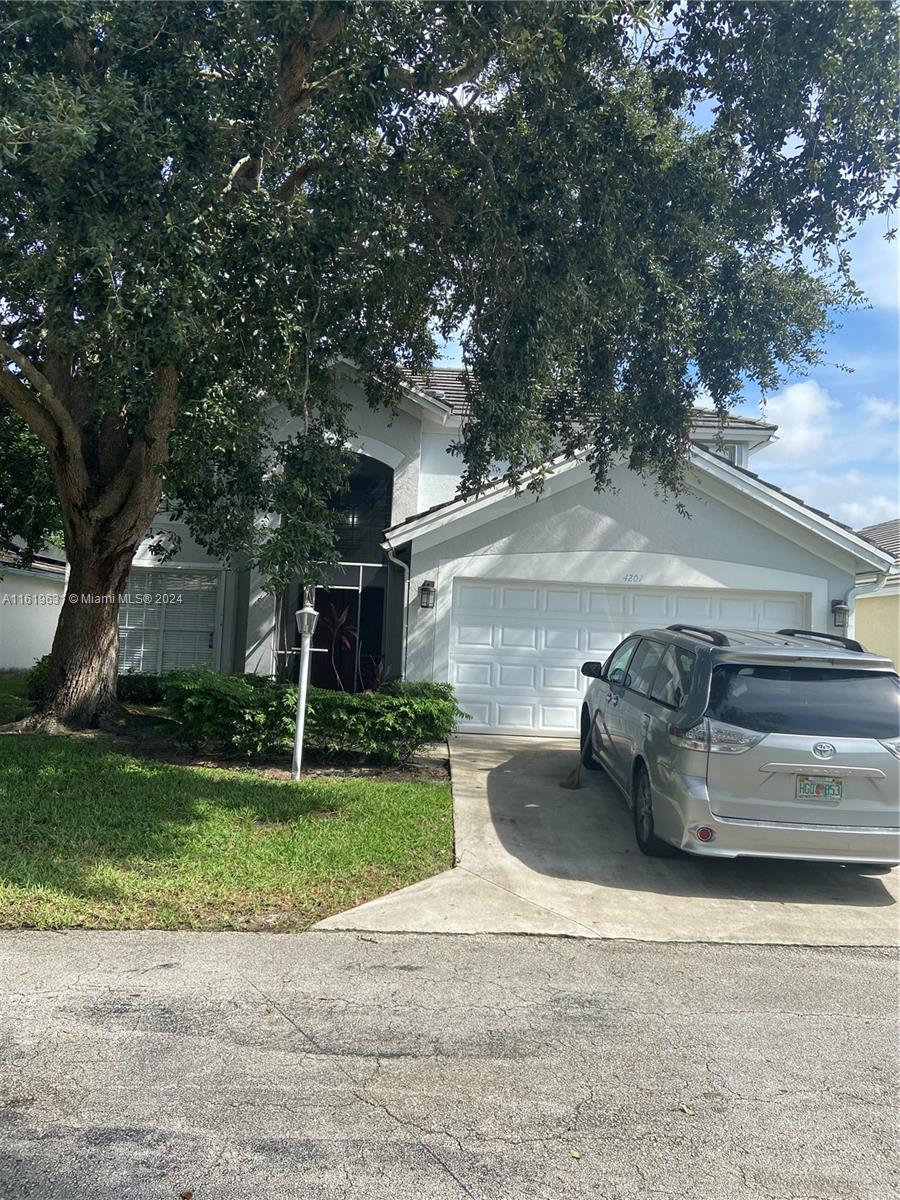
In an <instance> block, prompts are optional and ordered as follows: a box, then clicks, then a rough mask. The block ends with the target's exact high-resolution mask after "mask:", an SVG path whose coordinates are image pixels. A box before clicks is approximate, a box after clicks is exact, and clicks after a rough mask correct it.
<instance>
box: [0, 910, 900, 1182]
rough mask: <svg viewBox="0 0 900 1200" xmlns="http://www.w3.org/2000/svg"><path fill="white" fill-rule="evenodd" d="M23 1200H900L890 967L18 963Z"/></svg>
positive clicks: (373, 959) (8, 1029) (124, 952)
mask: <svg viewBox="0 0 900 1200" xmlns="http://www.w3.org/2000/svg"><path fill="white" fill-rule="evenodd" d="M0 986H2V991H3V998H2V1002H0V1037H2V1051H0V1120H2V1123H0V1196H2V1197H4V1200H5V1198H6V1197H40V1198H41V1200H124V1198H126V1197H128V1198H132V1197H135V1198H140V1200H157V1198H165V1200H171V1198H173V1197H177V1196H178V1195H179V1193H185V1194H187V1193H188V1192H192V1193H193V1197H194V1200H238V1198H240V1200H255V1198H257V1197H279V1198H293V1197H303V1198H306V1197H309V1198H313V1197H328V1198H332V1197H333V1198H335V1200H337V1198H341V1200H343V1198H344V1197H346V1198H348V1200H349V1198H350V1197H353V1198H354V1200H357V1198H359V1200H406V1198H407V1197H408V1198H410V1200H413V1198H415V1200H420V1198H422V1197H427V1198H431V1197H477V1198H478V1200H482V1198H484V1200H487V1198H495V1197H496V1198H502V1200H519V1198H529V1200H530V1198H531V1197H535V1198H537V1197H541V1198H545V1197H547V1198H549V1197H553V1198H557V1197H590V1198H591V1200H626V1198H628V1200H632V1198H634V1200H637V1198H641V1200H644V1198H645V1197H646V1198H650V1197H654V1198H660V1197H672V1198H676V1197H677V1198H678V1200H681V1198H682V1197H685V1198H687V1197H689V1198H690V1200H712V1198H716V1200H749V1198H751V1197H752V1198H753V1200H788V1198H790V1200H876V1198H877V1200H887V1198H888V1197H894V1196H896V1195H897V1194H898V1192H900V1172H898V1162H897V1156H896V1145H895V1142H894V1134H895V1130H896V1123H895V1118H896V1113H895V1111H894V1110H893V1109H892V1105H893V1102H894V1100H895V1099H896V1096H897V1073H896V1066H897V1053H896V1049H897V1047H896V1000H897V974H896V959H895V956H894V955H893V953H892V952H891V951H889V950H886V949H881V948H865V949H852V948H843V949H826V948H821V947H818V948H803V947H799V946H787V947H778V946H754V945H704V944H654V943H652V942H626V941H603V940H573V939H567V938H559V937H556V938H551V937H547V938H518V937H503V936H494V937H488V936H469V937H466V936H428V935H412V934H410V935H406V934H377V933H376V934H353V933H311V934H306V935H303V936H299V937H297V936H288V935H281V936H279V935H265V934H221V935H219V934H202V935H194V934H165V933H126V934H121V933H71V934H67V935H61V934H41V933H8V934H4V935H0Z"/></svg>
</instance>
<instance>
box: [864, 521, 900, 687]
mask: <svg viewBox="0 0 900 1200" xmlns="http://www.w3.org/2000/svg"><path fill="white" fill-rule="evenodd" d="M859 533H860V536H861V537H864V538H865V539H866V540H867V541H869V542H874V544H875V545H876V546H878V547H879V549H881V550H884V551H885V552H886V553H887V554H890V555H891V557H892V558H893V560H894V565H893V568H892V570H891V572H890V574H889V575H888V578H887V579H886V580H885V581H884V583H883V584H882V586H881V587H880V588H878V590H877V591H873V592H872V594H871V595H866V594H865V593H861V594H860V595H859V596H857V597H856V636H857V637H858V638H859V640H860V641H861V642H862V643H863V645H864V646H865V647H866V648H867V649H868V650H875V651H876V652H877V653H878V654H886V655H887V656H888V658H890V659H892V660H893V662H894V663H895V664H898V665H900V519H898V518H895V519H894V520H893V521H882V522H881V523H880V524H878V525H868V526H866V528H865V529H860V531H859Z"/></svg>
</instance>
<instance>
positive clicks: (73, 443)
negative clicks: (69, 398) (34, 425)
mask: <svg viewBox="0 0 900 1200" xmlns="http://www.w3.org/2000/svg"><path fill="white" fill-rule="evenodd" d="M0 357H2V358H5V359H6V361H7V362H11V363H15V365H16V366H17V367H18V368H19V370H20V371H21V372H22V374H23V375H24V376H25V378H26V379H27V380H28V382H29V383H30V384H31V386H32V387H33V388H34V390H35V391H36V392H37V393H38V394H39V396H40V397H41V400H42V401H43V406H42V407H43V408H44V409H45V411H46V412H47V413H48V415H49V416H50V418H51V419H52V420H53V422H54V424H55V425H56V428H57V430H58V432H59V433H60V435H61V436H62V438H63V440H64V441H65V442H66V443H67V445H68V448H69V450H70V452H71V453H73V454H77V455H78V456H79V457H80V456H81V435H80V434H79V432H78V427H77V425H76V424H75V422H74V421H73V420H72V414H71V413H70V412H69V410H68V409H67V408H66V406H65V405H64V404H63V402H62V401H61V400H60V398H59V396H58V395H57V393H56V389H55V388H54V387H53V385H52V384H51V383H50V380H49V379H48V378H47V376H46V375H44V374H43V373H42V372H41V371H39V370H38V369H37V367H36V366H35V365H34V363H33V362H32V361H31V359H29V358H28V357H27V356H26V355H24V354H23V353H22V351H21V350H17V349H16V347H15V346H11V345H10V344H9V342H7V341H6V340H5V339H4V338H0ZM10 374H12V372H10ZM26 391H27V389H26ZM42 440H43V439H42Z"/></svg>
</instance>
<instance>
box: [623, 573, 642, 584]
mask: <svg viewBox="0 0 900 1200" xmlns="http://www.w3.org/2000/svg"><path fill="white" fill-rule="evenodd" d="M643 578H644V577H643V575H626V576H624V579H625V582H626V583H640V582H641V580H642V579H643Z"/></svg>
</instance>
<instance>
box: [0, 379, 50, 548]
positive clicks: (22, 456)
mask: <svg viewBox="0 0 900 1200" xmlns="http://www.w3.org/2000/svg"><path fill="white" fill-rule="evenodd" d="M0 496H2V497H3V501H2V503H0V546H2V547H3V548H4V549H7V550H11V549H13V548H18V552H19V562H20V564H21V565H22V566H28V565H29V563H30V562H31V559H32V558H33V557H34V555H35V554H38V553H40V551H41V550H42V549H43V548H44V546H46V545H47V543H48V542H55V543H57V544H59V542H60V539H61V537H62V520H61V517H60V512H59V501H58V500H57V498H56V487H55V485H54V482H53V476H52V474H51V471H50V463H49V461H48V459H47V452H46V450H45V449H44V447H43V446H42V445H41V443H40V441H39V440H38V439H37V438H36V437H35V435H34V434H33V433H32V432H31V430H30V429H29V428H28V427H27V426H26V425H23V424H22V421H21V420H20V419H19V417H18V416H16V414H15V413H14V412H13V410H12V409H11V408H10V407H9V405H8V404H6V403H5V402H3V401H2V400H0Z"/></svg>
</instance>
